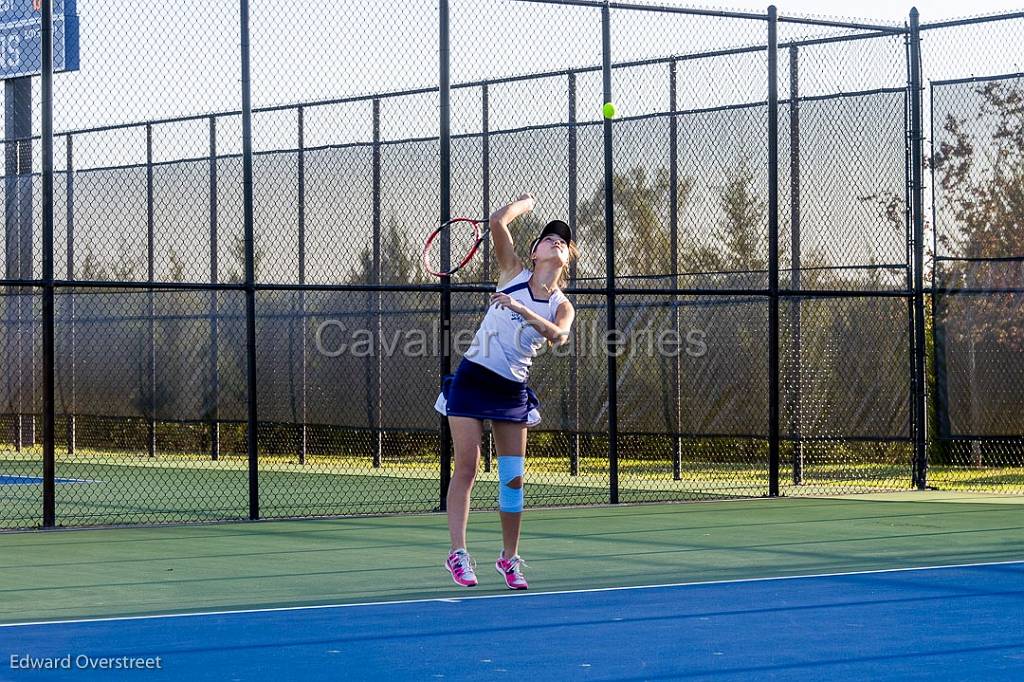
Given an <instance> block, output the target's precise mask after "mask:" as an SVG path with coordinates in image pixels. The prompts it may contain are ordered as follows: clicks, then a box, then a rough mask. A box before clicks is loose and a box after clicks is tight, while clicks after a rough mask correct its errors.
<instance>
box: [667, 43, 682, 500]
mask: <svg viewBox="0 0 1024 682" xmlns="http://www.w3.org/2000/svg"><path fill="white" fill-rule="evenodd" d="M676 70H677V69H676V62H675V60H672V61H671V62H669V64H668V110H669V113H670V116H669V119H668V126H669V127H668V191H669V197H668V229H669V257H670V258H671V262H672V265H671V268H672V270H671V272H672V288H673V289H678V288H679V274H678V273H679V122H678V121H677V120H676V107H677V105H678V101H677V96H678V95H677V92H678V91H677V85H678V84H677V76H676ZM671 310H672V333H673V338H675V339H678V338H679V297H678V296H676V295H675V294H673V295H672V308H671ZM679 392H680V381H679V349H678V348H676V352H675V353H674V354H673V355H672V420H673V422H672V428H673V431H674V432H675V433H674V434H673V438H672V480H674V481H678V480H681V479H682V477H683V437H682V397H681V396H680V394H679Z"/></svg>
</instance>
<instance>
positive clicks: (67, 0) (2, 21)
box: [0, 0, 78, 80]
mask: <svg viewBox="0 0 1024 682" xmlns="http://www.w3.org/2000/svg"><path fill="white" fill-rule="evenodd" d="M75 10H76V6H75V0H53V70H54V71H76V70H78V15H77V14H75ZM41 34H42V15H41V13H40V11H39V10H38V0H0V79H4V80H6V79H8V78H19V77H22V76H36V75H39V73H40V72H41V71H42V62H43V60H42V47H41V45H42V35H41Z"/></svg>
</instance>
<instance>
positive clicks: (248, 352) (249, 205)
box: [240, 0, 260, 519]
mask: <svg viewBox="0 0 1024 682" xmlns="http://www.w3.org/2000/svg"><path fill="white" fill-rule="evenodd" d="M240 2H241V6H240V9H241V12H240V14H241V37H242V40H241V53H242V214H243V218H242V220H243V227H244V232H245V360H246V362H245V368H246V372H245V379H246V398H247V408H248V409H247V428H246V436H247V438H246V447H247V450H248V457H249V518H250V519H258V518H259V517H260V488H259V454H258V453H259V450H258V447H257V445H258V444H257V440H258V437H259V432H258V429H259V422H258V421H257V412H256V265H255V245H254V239H255V235H254V234H253V184H252V174H253V168H252V164H253V161H252V84H251V82H250V80H249V72H250V66H251V65H250V59H249V0H240Z"/></svg>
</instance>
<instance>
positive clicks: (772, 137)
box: [768, 5, 779, 497]
mask: <svg viewBox="0 0 1024 682" xmlns="http://www.w3.org/2000/svg"><path fill="white" fill-rule="evenodd" d="M778 51H779V37H778V15H777V11H776V9H775V5H771V6H770V7H769V8H768V495H769V496H771V497H777V496H778V494H779V84H778V76H779V64H778V57H779V55H778Z"/></svg>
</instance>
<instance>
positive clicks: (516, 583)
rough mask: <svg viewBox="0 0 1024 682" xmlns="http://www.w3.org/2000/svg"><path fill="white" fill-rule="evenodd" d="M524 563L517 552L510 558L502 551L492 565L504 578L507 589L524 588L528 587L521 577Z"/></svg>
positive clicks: (524, 579)
mask: <svg viewBox="0 0 1024 682" xmlns="http://www.w3.org/2000/svg"><path fill="white" fill-rule="evenodd" d="M525 565H526V564H524V563H523V560H522V559H521V558H520V557H519V555H518V554H517V555H515V556H514V557H512V558H511V559H506V558H505V553H504V552H502V553H501V556H499V557H498V561H496V562H495V564H494V567H495V568H496V569H498V573H500V574H501V575H502V576H503V577H504V578H505V585H507V586H508V589H510V590H525V589H526V588H527V587H528V585H527V584H526V578H525V577H523V566H525Z"/></svg>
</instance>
